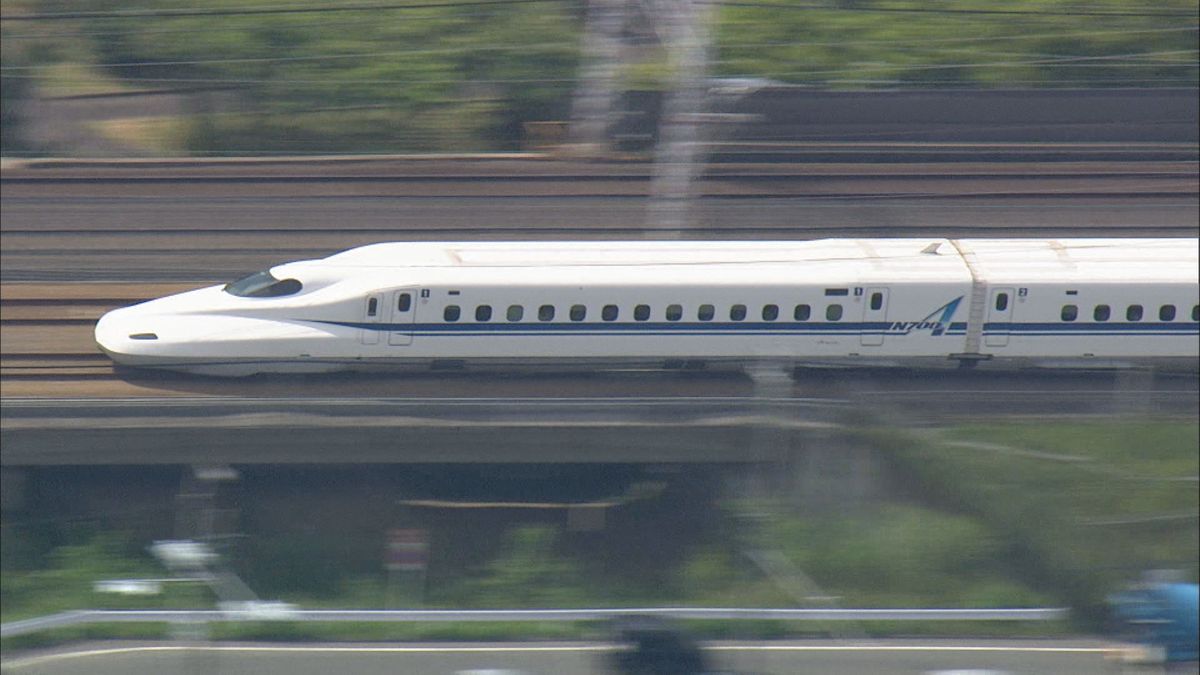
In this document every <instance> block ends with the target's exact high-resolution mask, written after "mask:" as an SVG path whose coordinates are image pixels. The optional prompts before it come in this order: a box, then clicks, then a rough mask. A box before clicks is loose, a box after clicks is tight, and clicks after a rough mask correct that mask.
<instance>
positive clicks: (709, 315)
mask: <svg viewBox="0 0 1200 675" xmlns="http://www.w3.org/2000/svg"><path fill="white" fill-rule="evenodd" d="M716 313H717V310H716V308H714V307H713V306H712V305H700V308H699V309H697V310H696V318H697V319H700V320H701V321H712V320H713V316H714V315H716Z"/></svg>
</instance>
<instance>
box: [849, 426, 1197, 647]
mask: <svg viewBox="0 0 1200 675" xmlns="http://www.w3.org/2000/svg"><path fill="white" fill-rule="evenodd" d="M1198 436H1200V425H1197V424H1196V423H1195V422H1191V421H1187V422H1179V421H1164V420H1148V421H1127V420H1114V421H1095V422H1069V423H1063V422H1053V423H1046V422H1024V423H1010V424H992V425H976V426H963V427H956V428H951V429H946V430H942V431H940V432H937V433H931V434H923V435H920V436H909V437H902V436H896V435H895V434H893V433H887V434H886V435H885V434H884V433H882V432H880V433H874V432H871V433H868V434H867V437H868V438H869V439H870V440H871V441H872V442H873V443H874V444H875V445H876V446H877V447H881V448H886V449H887V457H888V458H889V461H891V462H892V465H893V469H894V470H895V473H896V474H897V475H898V476H900V477H901V480H902V481H903V482H905V483H907V488H908V489H909V490H910V491H911V492H913V493H916V494H921V495H922V496H923V498H924V499H925V500H927V502H930V503H935V504H939V505H940V506H941V507H942V508H943V509H947V510H951V511H954V512H958V513H963V514H966V515H969V516H971V517H974V518H978V519H979V520H980V521H981V522H982V523H984V524H985V526H986V527H987V528H988V529H989V531H991V532H992V533H994V535H995V536H997V537H998V538H999V541H1002V542H1003V548H1002V549H1000V550H999V551H997V553H998V554H1000V555H1003V556H1004V557H1006V558H1008V559H1010V560H1012V561H1014V564H1015V565H1016V566H1017V568H1018V570H1019V573H1020V575H1021V576H1022V577H1023V578H1024V579H1026V580H1028V581H1029V582H1031V583H1032V584H1034V585H1035V586H1036V587H1040V588H1043V589H1047V591H1049V592H1052V593H1055V594H1057V595H1059V596H1060V597H1061V598H1062V599H1063V600H1065V601H1066V602H1068V603H1069V604H1071V605H1072V606H1074V608H1075V609H1076V610H1077V613H1078V614H1079V616H1080V617H1081V618H1082V619H1083V620H1084V621H1085V623H1090V624H1091V625H1095V623H1096V622H1098V621H1099V620H1100V619H1101V617H1102V615H1103V611H1102V606H1103V601H1104V597H1105V596H1106V595H1107V594H1108V593H1111V592H1113V591H1115V590H1117V589H1118V588H1120V587H1121V586H1122V585H1124V584H1126V583H1128V582H1130V581H1133V580H1136V579H1137V578H1138V577H1139V576H1140V574H1141V573H1142V572H1145V571H1147V570H1151V569H1159V568H1172V569H1178V570H1182V571H1183V573H1184V574H1185V575H1186V576H1187V577H1188V578H1190V579H1192V580H1195V579H1196V578H1197V576H1198V565H1197V559H1198V556H1200V543H1198V535H1197V528H1196V523H1197V519H1196V514H1197V489H1198V484H1197V482H1196V480H1195V477H1196V476H1197V473H1198V470H1200V466H1198V464H1200V460H1198V457H1197V447H1198V442H1200V438H1198Z"/></svg>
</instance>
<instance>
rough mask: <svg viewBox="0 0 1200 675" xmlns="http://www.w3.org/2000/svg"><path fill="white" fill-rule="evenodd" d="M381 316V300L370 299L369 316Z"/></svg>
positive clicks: (368, 302)
mask: <svg viewBox="0 0 1200 675" xmlns="http://www.w3.org/2000/svg"><path fill="white" fill-rule="evenodd" d="M378 314H379V298H370V299H368V300H367V316H378Z"/></svg>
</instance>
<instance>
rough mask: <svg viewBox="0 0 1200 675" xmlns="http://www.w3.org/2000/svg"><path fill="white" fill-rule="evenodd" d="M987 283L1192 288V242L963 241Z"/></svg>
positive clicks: (1198, 251) (1196, 250)
mask: <svg viewBox="0 0 1200 675" xmlns="http://www.w3.org/2000/svg"><path fill="white" fill-rule="evenodd" d="M958 244H959V247H960V248H961V249H962V251H963V252H964V253H965V254H966V255H967V256H968V257H969V258H970V259H971V261H972V264H973V265H974V266H975V268H976V270H977V271H978V273H979V274H980V275H981V276H983V277H984V278H986V279H987V280H988V282H989V283H994V284H995V283H1000V284H1003V283H1038V282H1045V283H1053V282H1070V281H1081V282H1082V281H1090V282H1095V281H1111V282H1120V283H1162V282H1172V283H1186V282H1188V281H1190V282H1192V283H1197V282H1198V281H1200V272H1198V271H1197V263H1198V262H1200V240H1197V239H963V240H959V242H958Z"/></svg>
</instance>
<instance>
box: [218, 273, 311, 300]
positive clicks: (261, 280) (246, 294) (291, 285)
mask: <svg viewBox="0 0 1200 675" xmlns="http://www.w3.org/2000/svg"><path fill="white" fill-rule="evenodd" d="M303 287H304V286H303V284H301V283H300V282H299V281H298V280H296V279H276V278H275V277H274V276H273V275H272V274H271V273H270V272H269V271H263V272H255V273H254V274H251V275H250V276H247V277H242V278H241V279H238V280H237V281H231V282H229V283H227V284H225V289H224V290H225V292H226V293H228V294H230V295H236V296H237V297H239V298H278V297H282V296H285V295H294V294H296V293H299V292H300V289H301V288H303Z"/></svg>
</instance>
